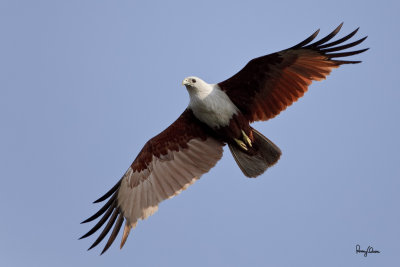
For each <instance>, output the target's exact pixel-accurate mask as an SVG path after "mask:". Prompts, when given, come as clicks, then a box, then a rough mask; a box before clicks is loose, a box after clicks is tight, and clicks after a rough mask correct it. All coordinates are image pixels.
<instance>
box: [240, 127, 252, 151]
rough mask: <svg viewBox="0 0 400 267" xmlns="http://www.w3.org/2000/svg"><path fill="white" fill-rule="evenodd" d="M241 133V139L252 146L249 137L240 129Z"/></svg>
mask: <svg viewBox="0 0 400 267" xmlns="http://www.w3.org/2000/svg"><path fill="white" fill-rule="evenodd" d="M242 135H243V141H244V142H245V143H246V144H248V145H249V146H250V147H253V144H252V143H251V140H250V138H249V137H248V136H247V134H246V133H245V132H244V131H243V130H242Z"/></svg>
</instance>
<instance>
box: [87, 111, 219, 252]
mask: <svg viewBox="0 0 400 267" xmlns="http://www.w3.org/2000/svg"><path fill="white" fill-rule="evenodd" d="M207 129H208V128H207V127H205V126H204V125H203V124H202V123H201V122H200V121H198V120H197V119H196V118H195V117H194V115H193V113H192V111H191V110H189V109H187V110H185V112H183V113H182V115H181V116H180V117H179V118H178V119H177V120H176V121H175V122H174V123H173V124H171V125H170V126H169V127H168V128H167V129H166V130H164V131H163V132H162V133H160V134H159V135H157V136H156V137H154V138H152V139H151V140H149V141H148V142H147V143H146V144H145V146H144V147H143V149H142V150H141V151H140V153H139V155H138V156H137V157H136V159H135V160H134V161H133V163H132V165H131V166H130V167H129V168H128V170H127V171H126V173H125V174H124V176H123V177H122V178H121V180H120V181H119V182H118V183H117V184H116V185H115V186H114V187H113V188H112V189H111V190H110V191H108V192H107V193H106V194H105V195H104V196H103V197H101V198H100V199H98V200H96V201H95V203H98V202H101V201H104V200H106V199H107V198H109V200H108V202H107V203H106V204H105V205H104V206H103V207H102V208H101V209H100V210H99V211H98V212H97V213H96V214H94V215H93V216H92V217H90V218H89V219H87V220H85V221H84V222H83V223H86V222H90V221H93V220H95V219H97V218H98V217H100V216H101V215H103V214H104V215H103V217H102V218H101V219H100V220H99V221H98V222H97V224H96V225H95V226H94V227H93V228H92V229H91V230H90V231H89V232H88V233H86V234H85V235H83V236H82V237H81V238H85V237H88V236H90V235H92V234H93V233H95V232H96V231H97V230H98V229H99V228H100V227H101V226H103V225H104V224H106V226H105V227H104V229H103V231H102V232H101V233H100V235H99V237H98V238H97V239H96V241H95V242H94V243H93V245H92V246H91V247H90V248H89V249H91V248H93V247H95V246H96V245H97V244H99V243H100V242H101V241H102V240H103V239H104V237H105V236H106V235H107V234H108V232H109V231H110V230H111V228H113V227H114V229H113V231H112V233H111V235H110V237H109V239H108V242H107V243H106V245H105V247H104V249H103V251H102V254H103V253H104V252H105V251H106V250H107V249H108V248H109V247H110V246H111V244H112V243H113V242H114V240H115V238H116V236H117V235H118V232H119V230H120V229H121V226H122V223H123V222H124V220H125V228H124V233H123V236H122V241H121V248H122V246H123V245H124V243H125V241H126V239H127V237H128V234H129V231H130V229H131V228H133V227H135V226H136V223H137V221H138V220H139V219H142V220H143V219H146V218H147V217H148V216H150V215H152V214H153V213H154V212H156V211H157V208H158V203H160V202H161V201H163V200H165V199H168V198H171V197H173V196H175V195H177V194H179V193H180V192H181V191H182V190H184V189H186V188H187V187H188V186H189V185H191V184H193V183H194V182H195V181H196V180H197V179H199V178H200V176H201V175H202V174H203V173H206V172H208V171H209V170H210V169H211V168H212V167H213V166H214V165H215V164H216V163H217V161H218V160H219V159H220V158H221V157H222V151H223V150H222V147H223V145H224V144H223V143H222V142H221V141H219V140H217V139H215V138H213V137H212V136H211V135H210V134H209V133H208V132H207V131H208V130H207Z"/></svg>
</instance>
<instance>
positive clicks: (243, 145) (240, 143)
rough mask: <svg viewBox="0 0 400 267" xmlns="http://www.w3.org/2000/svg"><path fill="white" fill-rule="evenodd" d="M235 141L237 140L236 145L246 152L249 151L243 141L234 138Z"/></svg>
mask: <svg viewBox="0 0 400 267" xmlns="http://www.w3.org/2000/svg"><path fill="white" fill-rule="evenodd" d="M233 140H235V142H236V144H238V145H239V146H240V147H241V148H243V149H244V150H246V151H247V150H248V149H247V146H246V144H245V143H243V141H242V140H239V139H236V138H233Z"/></svg>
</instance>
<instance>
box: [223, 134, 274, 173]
mask: <svg viewBox="0 0 400 267" xmlns="http://www.w3.org/2000/svg"><path fill="white" fill-rule="evenodd" d="M252 131H253V137H254V141H253V146H254V150H255V153H246V151H243V150H242V149H241V148H239V147H238V146H235V144H228V146H229V149H230V150H231V153H232V155H233V158H234V159H235V161H236V163H237V164H238V166H239V168H240V169H241V170H242V172H243V174H244V175H246V176H247V177H253V178H254V177H257V176H259V175H261V174H263V173H264V172H265V171H266V170H267V169H268V168H269V167H271V166H272V165H274V164H275V163H276V162H277V161H278V160H279V158H280V156H281V154H282V152H281V150H280V149H279V147H277V146H276V145H275V144H274V143H272V141H271V140H269V139H268V138H267V137H265V136H264V135H262V134H261V133H260V132H258V131H257V130H256V129H254V128H252Z"/></svg>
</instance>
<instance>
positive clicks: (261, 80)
mask: <svg viewBox="0 0 400 267" xmlns="http://www.w3.org/2000/svg"><path fill="white" fill-rule="evenodd" d="M342 25H343V23H342V24H340V25H339V26H338V27H337V28H336V29H335V30H334V31H333V32H332V33H330V34H329V35H327V36H326V37H324V38H322V39H321V40H319V41H317V42H314V43H312V44H309V43H310V42H311V41H312V40H314V38H315V37H316V36H317V34H318V32H319V30H318V31H316V32H315V33H314V34H313V35H311V36H310V37H308V38H307V39H306V40H304V41H303V42H301V43H299V44H297V45H295V46H293V47H291V48H289V49H286V50H283V51H281V52H277V53H273V54H269V55H266V56H263V57H259V58H255V59H253V60H251V61H250V62H249V63H248V64H247V65H246V66H245V67H244V68H243V69H242V70H240V71H239V72H238V73H236V74H235V75H234V76H232V77H231V78H229V79H227V80H226V81H223V82H221V83H219V84H218V85H219V86H220V87H221V89H222V90H224V91H225V92H226V93H227V94H228V96H229V97H230V99H231V100H232V102H233V103H235V105H236V106H237V107H238V108H239V109H240V110H241V112H242V113H243V114H244V115H245V116H246V118H247V119H248V120H249V121H251V122H253V121H265V120H268V119H271V118H273V117H275V116H276V115H278V114H279V113H280V112H281V111H283V110H285V109H286V107H288V106H290V105H291V104H292V103H293V102H295V101H297V99H299V98H300V97H302V96H303V94H304V93H305V92H306V91H307V88H308V86H309V85H310V84H311V82H312V81H314V80H316V81H319V80H322V79H325V78H326V76H327V75H328V74H329V73H330V72H331V70H332V69H333V68H337V67H339V66H340V65H342V64H355V63H360V62H361V61H345V60H338V59H336V58H341V57H347V56H352V55H355V54H359V53H362V52H364V51H366V50H368V49H361V50H356V51H350V52H341V51H342V50H344V49H347V48H351V47H353V46H356V45H358V44H360V43H361V42H363V41H364V40H365V39H366V38H367V37H364V38H362V39H360V40H357V41H355V42H351V43H348V44H343V43H344V42H345V41H347V40H349V39H350V38H351V37H353V36H354V35H355V34H356V32H357V31H358V29H356V30H355V31H353V32H352V33H350V34H349V35H347V36H345V37H343V38H341V39H339V40H337V41H334V42H330V43H327V42H328V41H329V40H331V39H332V38H333V37H334V36H335V35H336V34H337V33H338V32H339V30H340V29H341V27H342ZM337 45H339V46H337Z"/></svg>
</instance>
